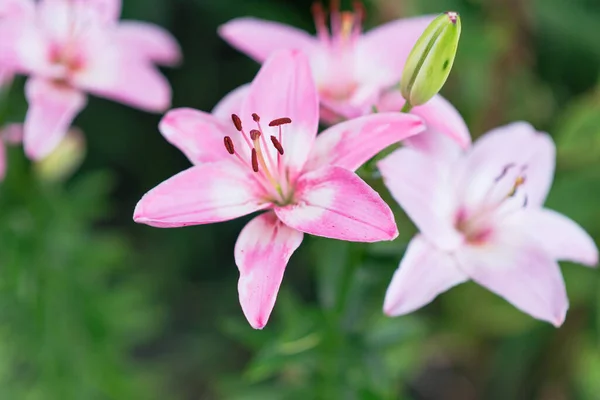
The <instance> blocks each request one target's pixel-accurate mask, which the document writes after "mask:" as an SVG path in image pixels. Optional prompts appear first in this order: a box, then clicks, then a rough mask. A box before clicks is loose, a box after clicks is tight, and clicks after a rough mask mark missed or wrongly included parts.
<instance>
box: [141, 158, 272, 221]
mask: <svg viewBox="0 0 600 400" xmlns="http://www.w3.org/2000/svg"><path fill="white" fill-rule="evenodd" d="M251 173H252V170H251V169H249V168H248V169H245V168H240V167H239V166H238V165H237V164H234V163H233V161H221V162H215V163H208V164H202V165H198V166H194V167H192V168H189V169H187V170H185V171H183V172H180V173H179V174H177V175H175V176H173V177H172V178H170V179H168V180H166V181H164V182H163V183H161V184H160V185H158V186H156V187H155V188H154V189H152V190H150V191H149V192H148V193H146V194H145V195H144V197H142V199H141V200H140V201H139V203H138V204H137V206H136V208H135V211H134V215H133V219H134V220H135V222H138V223H142V224H146V225H150V226H155V227H158V228H175V227H181V226H190V225H201V224H208V223H213V222H221V221H227V220H231V219H234V218H237V217H241V216H243V215H247V214H250V213H252V212H254V211H258V210H262V209H265V208H268V207H269V204H268V203H266V202H265V201H263V200H262V197H263V192H262V191H261V188H260V186H259V185H258V184H257V181H256V180H255V178H254V177H253V176H252V175H251Z"/></svg>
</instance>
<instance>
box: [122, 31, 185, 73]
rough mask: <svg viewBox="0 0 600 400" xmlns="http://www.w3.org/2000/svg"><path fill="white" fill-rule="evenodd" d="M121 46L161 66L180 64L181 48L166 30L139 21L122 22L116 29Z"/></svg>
mask: <svg viewBox="0 0 600 400" xmlns="http://www.w3.org/2000/svg"><path fill="white" fill-rule="evenodd" d="M116 35H117V37H118V41H119V42H120V44H121V45H122V46H125V48H127V49H129V50H130V51H132V52H135V53H137V54H139V55H140V56H141V57H143V58H144V59H145V60H148V61H152V62H156V63H158V64H162V65H171V66H172V65H177V64H179V63H180V62H181V48H180V47H179V44H178V43H177V40H175V38H174V37H173V35H171V34H170V33H169V32H168V31H167V30H166V29H164V28H162V27H160V26H158V25H153V24H148V23H146V22H140V21H122V22H120V23H119V24H118V25H117V27H116Z"/></svg>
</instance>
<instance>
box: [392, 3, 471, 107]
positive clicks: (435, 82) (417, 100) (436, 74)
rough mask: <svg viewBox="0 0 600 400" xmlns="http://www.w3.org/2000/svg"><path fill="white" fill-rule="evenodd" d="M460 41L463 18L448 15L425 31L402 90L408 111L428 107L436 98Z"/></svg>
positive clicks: (412, 55)
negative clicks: (422, 106)
mask: <svg viewBox="0 0 600 400" xmlns="http://www.w3.org/2000/svg"><path fill="white" fill-rule="evenodd" d="M459 38H460V17H459V15H458V13H456V12H446V13H444V14H441V15H439V16H438V17H437V18H436V19H434V20H433V21H432V22H431V24H429V26H428V27H427V28H426V29H425V31H424V32H423V34H422V35H421V37H420V38H419V39H418V40H417V43H416V44H415V46H414V47H413V49H412V51H411V52H410V54H409V56H408V59H407V61H406V65H405V67H404V72H403V73H402V81H401V82H400V90H401V92H402V96H404V99H405V100H406V102H407V105H408V107H409V108H410V107H414V106H419V105H421V104H425V103H426V102H427V101H429V100H430V99H431V98H432V97H433V96H434V95H436V94H437V93H438V92H439V91H440V89H441V88H442V86H444V83H446V79H448V75H450V70H451V69H452V64H454V57H455V56H456V50H457V48H458V39H459Z"/></svg>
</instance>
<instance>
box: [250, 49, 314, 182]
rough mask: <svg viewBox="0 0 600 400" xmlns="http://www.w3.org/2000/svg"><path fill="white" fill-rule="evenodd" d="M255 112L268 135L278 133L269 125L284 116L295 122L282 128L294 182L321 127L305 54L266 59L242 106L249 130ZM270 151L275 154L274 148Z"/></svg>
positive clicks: (282, 54)
mask: <svg viewBox="0 0 600 400" xmlns="http://www.w3.org/2000/svg"><path fill="white" fill-rule="evenodd" d="M252 113H256V114H258V115H259V116H260V118H261V123H262V124H263V129H265V130H266V132H265V134H268V135H273V134H275V135H277V134H278V128H277V127H269V126H268V124H269V122H270V121H273V120H275V119H279V118H284V117H285V118H290V119H291V120H292V122H291V123H290V124H287V125H284V126H283V127H282V131H283V134H282V144H283V148H284V149H285V154H284V155H283V157H282V159H283V162H284V163H285V165H286V166H287V167H288V169H290V170H291V172H290V178H291V179H294V178H295V174H297V173H299V172H300V171H301V170H302V167H303V166H304V163H305V162H306V160H307V158H308V155H309V152H310V151H311V149H312V146H313V143H314V140H315V137H316V135H317V128H318V124H319V98H318V95H317V88H316V86H315V82H314V80H313V78H312V74H311V72H310V66H309V64H308V59H307V58H306V56H305V55H303V54H302V53H300V52H295V51H279V52H276V53H275V54H274V55H273V56H271V57H270V58H269V59H268V60H267V62H266V63H265V64H264V65H263V67H262V68H261V69H260V71H259V73H258V75H256V77H255V78H254V80H253V81H252V84H251V85H250V90H249V93H248V96H247V97H246V99H245V102H244V104H243V106H242V115H240V117H241V118H242V120H243V121H244V125H245V126H246V127H251V126H255V123H254V121H253V120H252V117H251V115H252ZM246 129H248V128H246ZM270 150H271V151H272V152H273V154H274V153H275V149H274V148H270Z"/></svg>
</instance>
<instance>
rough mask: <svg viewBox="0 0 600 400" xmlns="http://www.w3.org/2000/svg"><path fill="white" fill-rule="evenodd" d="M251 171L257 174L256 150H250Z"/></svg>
mask: <svg viewBox="0 0 600 400" xmlns="http://www.w3.org/2000/svg"><path fill="white" fill-rule="evenodd" d="M252 170H253V171H254V172H258V155H257V154H256V149H252Z"/></svg>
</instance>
